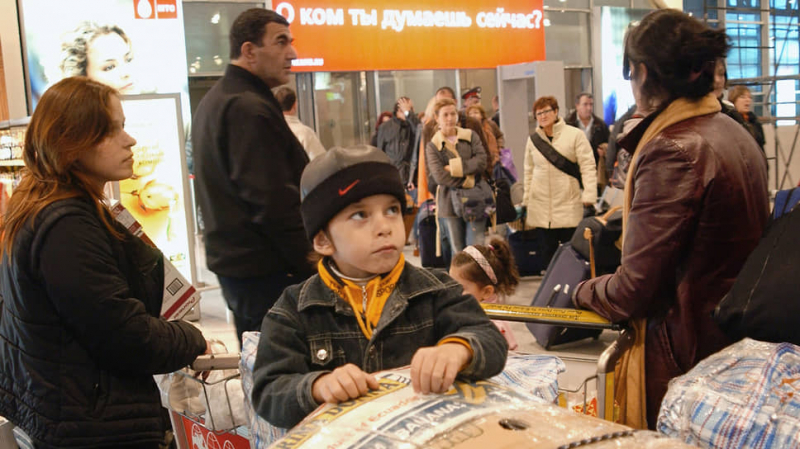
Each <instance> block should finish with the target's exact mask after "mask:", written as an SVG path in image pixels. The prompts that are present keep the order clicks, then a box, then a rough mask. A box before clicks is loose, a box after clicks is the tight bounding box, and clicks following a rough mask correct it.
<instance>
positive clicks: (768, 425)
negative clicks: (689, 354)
mask: <svg viewBox="0 0 800 449" xmlns="http://www.w3.org/2000/svg"><path fill="white" fill-rule="evenodd" d="M657 429H658V431H659V432H661V433H663V434H665V435H667V436H671V437H676V438H680V439H681V440H683V441H684V442H686V443H689V444H694V445H697V446H700V447H707V448H772V447H776V448H777V447H780V448H789V447H793V448H798V447H800V347H798V346H795V345H792V344H789V343H764V342H760V341H755V340H750V339H744V340H742V341H740V342H738V343H736V344H734V345H732V346H729V347H728V348H726V349H724V350H722V351H720V352H718V353H717V354H714V355H712V356H710V357H708V358H706V359H705V360H703V361H702V362H700V363H699V364H698V365H697V366H696V367H694V368H693V369H692V370H691V371H689V372H688V373H686V374H684V375H683V376H680V377H677V378H675V379H673V380H672V382H670V386H669V391H668V392H667V394H666V396H665V397H664V401H663V402H662V403H661V412H660V413H659V417H658V425H657Z"/></svg>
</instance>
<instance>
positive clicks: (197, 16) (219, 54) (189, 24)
mask: <svg viewBox="0 0 800 449" xmlns="http://www.w3.org/2000/svg"><path fill="white" fill-rule="evenodd" d="M263 7H264V2H252V3H239V2H236V3H231V2H186V1H185V2H183V23H184V27H185V32H186V58H187V64H188V65H189V76H196V75H210V74H216V75H221V74H222V72H224V71H225V66H226V65H227V64H228V62H229V57H228V56H229V54H230V47H229V45H228V32H229V31H230V29H231V24H232V23H233V21H234V20H235V19H236V17H237V16H238V15H239V14H241V13H242V12H243V11H245V10H247V9H250V8H263Z"/></svg>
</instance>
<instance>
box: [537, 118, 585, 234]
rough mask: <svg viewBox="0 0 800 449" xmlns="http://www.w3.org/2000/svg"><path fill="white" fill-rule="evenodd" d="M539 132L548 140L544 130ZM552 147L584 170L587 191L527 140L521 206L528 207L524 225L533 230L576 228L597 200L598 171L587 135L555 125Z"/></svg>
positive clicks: (562, 121) (557, 123)
mask: <svg viewBox="0 0 800 449" xmlns="http://www.w3.org/2000/svg"><path fill="white" fill-rule="evenodd" d="M536 132H537V133H538V134H539V135H540V136H542V138H543V139H545V141H548V139H547V136H546V135H545V133H544V130H543V129H542V128H536ZM551 145H552V146H553V148H555V149H556V150H558V152H559V153H561V154H562V155H564V157H566V158H567V159H569V160H570V161H572V162H577V164H578V166H580V170H581V178H582V179H583V185H584V187H585V188H584V190H583V191H581V188H580V184H579V183H578V180H577V179H575V178H573V177H571V176H569V175H567V174H566V173H564V172H562V171H561V170H559V169H558V168H556V167H555V166H554V165H552V164H550V162H549V161H548V160H547V159H545V157H544V156H542V153H540V152H539V150H537V149H536V147H535V146H534V145H533V142H532V141H531V139H530V137H529V138H528V144H527V146H526V147H525V178H523V179H524V185H525V195H524V197H523V201H522V204H523V205H525V206H527V208H528V215H527V220H526V222H525V224H526V226H527V227H530V228H545V229H550V228H574V227H575V226H577V225H578V223H579V222H580V221H581V219H582V218H583V203H592V204H594V202H595V201H597V168H596V167H595V162H594V155H593V153H592V147H591V145H590V144H589V141H588V140H586V135H585V134H584V133H583V131H581V130H580V129H578V128H575V127H572V126H569V125H567V124H565V123H564V120H563V119H558V121H557V122H556V123H555V125H553V141H552V142H551Z"/></svg>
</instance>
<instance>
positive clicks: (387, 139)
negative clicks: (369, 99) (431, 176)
mask: <svg viewBox="0 0 800 449" xmlns="http://www.w3.org/2000/svg"><path fill="white" fill-rule="evenodd" d="M417 125H419V118H417V115H416V114H414V104H413V103H412V102H411V99H409V98H408V97H400V98H399V99H398V100H397V103H395V104H394V111H392V118H391V119H390V120H388V121H387V122H385V123H383V124H382V125H381V126H380V127H379V128H378V139H377V143H378V145H377V147H378V148H380V149H381V150H383V152H384V153H386V155H387V156H389V159H391V160H392V164H394V166H395V167H397V170H398V171H399V172H400V179H402V180H403V185H405V186H407V185H408V183H409V182H411V178H410V177H411V172H412V170H411V159H412V158H413V156H414V150H416V149H417V142H416V140H415V137H416V135H417Z"/></svg>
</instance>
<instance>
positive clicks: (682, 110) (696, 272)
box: [573, 9, 769, 428]
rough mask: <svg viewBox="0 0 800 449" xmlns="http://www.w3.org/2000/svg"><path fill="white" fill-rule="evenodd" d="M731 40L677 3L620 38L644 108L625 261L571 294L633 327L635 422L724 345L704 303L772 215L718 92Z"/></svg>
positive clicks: (626, 210) (624, 142) (634, 144)
mask: <svg viewBox="0 0 800 449" xmlns="http://www.w3.org/2000/svg"><path fill="white" fill-rule="evenodd" d="M728 48H729V45H728V38H727V36H726V34H725V30H722V29H719V30H716V29H711V28H709V27H708V26H707V25H706V24H704V23H702V22H700V21H699V20H697V19H695V18H693V17H690V16H689V15H687V14H685V13H683V12H680V11H676V10H672V9H669V10H659V11H655V12H652V13H650V14H648V15H647V16H645V17H644V18H643V19H642V20H641V22H639V24H638V25H637V26H636V27H634V28H632V29H631V30H630V31H629V32H628V35H627V36H626V38H625V52H624V66H623V76H624V77H625V79H629V80H630V81H631V88H632V90H633V97H634V99H635V100H636V107H637V113H639V114H641V115H643V116H644V117H645V118H644V119H643V120H641V121H640V122H639V124H638V125H636V126H635V127H634V128H633V129H632V130H631V131H630V132H628V133H627V134H626V135H625V137H624V138H622V139H621V140H620V141H619V144H620V146H621V147H623V148H625V149H626V150H627V151H629V152H630V153H631V154H632V160H631V165H630V168H629V171H628V176H627V180H626V185H625V200H624V204H623V236H622V263H621V265H620V267H619V268H617V271H616V272H615V273H614V274H610V275H606V276H599V277H596V278H594V279H591V280H589V281H586V282H584V283H583V284H580V285H579V286H578V288H577V289H576V290H575V294H574V296H573V300H574V302H575V305H576V306H579V307H585V308H588V309H591V310H594V311H595V312H597V313H598V314H600V315H602V316H603V317H605V318H607V319H609V320H611V321H613V322H629V323H632V325H633V327H634V328H635V329H636V338H637V340H636V344H635V346H634V349H633V350H631V351H629V352H628V353H627V355H626V356H625V357H626V360H624V363H623V364H621V366H625V367H628V369H626V370H623V371H620V373H619V376H618V378H617V382H616V384H617V386H618V387H619V388H618V391H624V392H627V396H626V397H625V398H621V397H618V399H620V404H621V406H622V407H623V413H622V415H621V419H622V421H623V422H625V423H627V424H629V425H632V426H636V427H647V426H649V427H651V428H655V426H656V417H657V416H658V411H659V407H660V405H661V400H662V399H663V397H664V394H665V393H666V391H667V384H668V383H669V381H670V379H672V378H674V377H676V376H679V375H681V374H683V373H686V372H687V371H688V370H690V369H691V368H692V367H693V366H695V365H696V364H697V363H698V362H699V361H700V360H702V359H703V358H705V357H707V356H709V355H711V354H713V353H714V352H717V351H719V350H720V349H722V348H723V347H725V346H726V345H727V344H728V343H729V340H728V339H727V337H726V336H725V335H724V334H723V333H722V331H721V330H720V329H719V327H718V326H717V324H716V323H715V322H714V321H713V319H712V317H711V312H712V311H713V310H714V308H715V307H716V306H717V304H718V303H719V301H720V300H721V299H722V297H723V296H724V295H725V294H726V293H727V292H728V290H730V288H731V285H733V281H734V279H735V278H736V276H737V275H738V273H739V270H740V269H741V268H742V265H743V264H744V261H745V260H746V259H747V256H748V254H749V253H750V252H751V251H752V250H753V248H755V246H756V244H757V243H758V241H759V238H760V237H761V233H762V231H763V229H764V225H765V224H766V222H767V215H768V213H769V201H768V198H767V177H766V165H765V163H764V158H763V157H762V156H761V152H760V150H759V148H758V146H757V145H756V143H755V142H754V141H753V139H751V138H750V137H749V136H748V134H747V132H746V131H745V130H744V129H742V127H741V126H740V125H739V124H737V123H736V122H735V121H733V120H730V119H729V118H728V117H726V116H724V115H723V114H721V113H720V104H719V100H717V97H716V96H715V95H714V93H713V83H714V71H715V68H716V62H717V61H718V60H719V58H723V57H725V54H726V53H727V52H728Z"/></svg>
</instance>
